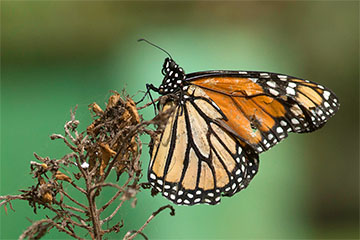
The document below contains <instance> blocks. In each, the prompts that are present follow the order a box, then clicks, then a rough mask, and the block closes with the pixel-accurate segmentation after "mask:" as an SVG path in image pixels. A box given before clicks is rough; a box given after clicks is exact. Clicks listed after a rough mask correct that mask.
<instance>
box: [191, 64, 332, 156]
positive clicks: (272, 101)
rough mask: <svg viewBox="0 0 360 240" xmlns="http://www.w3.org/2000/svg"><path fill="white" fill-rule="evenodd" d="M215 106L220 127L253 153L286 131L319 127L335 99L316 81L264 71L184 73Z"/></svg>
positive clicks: (283, 136)
mask: <svg viewBox="0 0 360 240" xmlns="http://www.w3.org/2000/svg"><path fill="white" fill-rule="evenodd" d="M187 81H188V83H189V84H192V85H196V86H198V87H200V88H202V89H203V91H204V92H205V93H206V94H207V95H208V96H209V97H210V99H212V101H214V102H215V103H216V105H217V106H220V109H221V111H222V112H223V114H224V115H225V116H226V120H225V123H226V124H227V125H228V126H229V128H230V129H232V130H233V131H234V133H235V135H237V136H238V137H239V138H240V139H242V140H243V141H245V142H246V143H247V144H249V145H250V146H252V147H253V148H254V149H255V150H256V151H257V152H263V151H265V150H268V149H269V148H271V147H272V146H274V145H275V144H277V143H278V142H280V141H281V140H282V139H284V138H286V137H287V135H288V132H299V133H301V132H310V131H314V130H316V129H318V128H320V127H322V126H323V125H324V124H325V122H326V121H327V120H328V119H329V118H330V117H331V116H332V115H334V114H335V112H336V111H337V110H338V108H339V104H338V101H337V98H336V96H335V95H334V94H333V93H332V92H331V91H330V90H329V89H327V88H325V87H323V86H321V85H318V84H316V83H313V82H310V81H307V80H302V79H298V78H294V77H290V76H287V75H280V74H276V73H266V72H235V71H214V72H202V73H192V74H189V75H187Z"/></svg>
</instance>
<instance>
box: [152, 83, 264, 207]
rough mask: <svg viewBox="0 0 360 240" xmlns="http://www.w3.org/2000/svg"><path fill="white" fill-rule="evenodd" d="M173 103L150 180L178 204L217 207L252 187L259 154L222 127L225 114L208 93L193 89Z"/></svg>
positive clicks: (154, 152)
mask: <svg viewBox="0 0 360 240" xmlns="http://www.w3.org/2000/svg"><path fill="white" fill-rule="evenodd" d="M173 105H176V106H177V107H176V108H175V110H174V111H173V112H172V114H171V116H170V118H169V120H168V123H167V124H166V126H165V129H164V130H163V131H162V133H161V135H160V136H159V137H158V138H157V139H156V140H154V141H153V146H152V149H151V155H152V158H151V162H150V165H149V172H148V179H149V182H150V183H151V184H152V185H153V186H154V187H155V188H156V189H157V190H158V191H159V192H162V194H163V195H164V196H165V197H166V198H168V199H170V200H171V201H173V202H174V203H176V204H185V205H193V204H197V203H208V204H216V203H218V202H219V201H220V196H221V195H225V196H232V195H233V194H235V193H236V192H238V191H240V190H241V189H243V188H245V187H247V185H248V184H249V182H250V180H251V179H252V178H253V176H254V175H255V174H256V173H257V170H258V164H259V161H258V155H257V154H256V153H255V151H254V150H253V149H252V148H251V147H249V146H248V145H247V144H245V143H244V142H243V141H241V140H240V139H238V138H237V137H235V136H234V135H233V134H232V133H230V132H229V131H228V130H227V129H226V128H224V127H223V126H222V124H221V123H222V122H223V120H224V115H223V112H222V111H221V110H220V109H219V107H218V106H217V105H216V104H215V102H213V101H212V100H211V99H210V98H209V96H207V95H206V93H205V92H204V91H203V90H202V89H200V88H198V87H195V86H190V87H189V88H188V89H187V91H186V95H185V96H184V100H183V102H182V103H181V104H179V103H178V102H175V100H174V101H171V102H168V103H167V104H165V106H164V107H163V110H166V109H169V108H170V107H172V106H173Z"/></svg>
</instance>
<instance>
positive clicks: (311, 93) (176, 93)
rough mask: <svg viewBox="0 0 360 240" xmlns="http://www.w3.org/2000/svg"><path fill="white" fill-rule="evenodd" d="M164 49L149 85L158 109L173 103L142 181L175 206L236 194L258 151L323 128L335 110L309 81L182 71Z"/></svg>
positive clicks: (327, 94) (327, 93)
mask: <svg viewBox="0 0 360 240" xmlns="http://www.w3.org/2000/svg"><path fill="white" fill-rule="evenodd" d="M145 41H146V40H145ZM147 42H148V41H147ZM148 43H150V42H148ZM150 44H151V45H153V44H152V43H150ZM154 46H156V45H154ZM156 47H158V46H156ZM158 48H159V47H158ZM160 49H161V48H160ZM162 50H163V49H162ZM163 51H165V50H163ZM165 52H166V51H165ZM166 53H167V52H166ZM167 54H168V53H167ZM168 55H169V57H168V58H166V59H165V62H164V64H163V68H162V74H163V75H164V79H163V81H162V83H161V85H160V86H159V87H158V88H156V87H155V86H153V85H152V84H147V89H148V91H149V90H153V91H155V92H157V93H159V94H160V95H167V96H168V98H167V100H166V101H165V102H164V103H162V104H161V105H160V106H158V107H159V109H161V110H162V111H166V110H168V109H174V110H173V111H172V112H171V114H170V117H169V119H168V120H167V123H166V125H165V127H164V129H163V131H162V133H161V134H160V135H159V136H158V137H157V138H155V139H153V140H152V142H151V144H150V145H151V146H150V154H151V160H150V163H149V170H148V180H149V182H150V184H151V185H152V186H153V188H154V189H156V190H157V191H158V192H161V193H162V195H163V196H165V197H166V198H168V199H169V200H171V201H172V202H174V203H175V204H183V205H194V204H200V203H207V204H211V205H214V204H217V203H219V202H220V197H221V196H232V195H234V194H235V193H237V192H239V191H240V190H242V189H244V188H246V187H247V186H248V184H249V183H250V181H251V180H252V178H253V177H254V176H255V174H256V173H257V171H258V167H259V157H258V154H259V153H261V152H264V151H267V150H269V149H270V148H271V147H273V146H274V145H275V144H277V143H279V142H280V141H281V140H283V139H284V138H286V137H287V136H288V133H289V132H296V133H305V132H312V131H314V130H316V129H319V128H321V127H322V126H323V125H324V124H325V123H326V121H327V120H328V119H329V118H330V117H331V116H333V115H334V114H335V112H336V111H337V110H338V109H339V101H338V99H337V97H336V96H335V94H334V93H333V92H332V91H331V90H329V89H328V88H326V87H324V86H322V85H319V84H317V83H314V82H310V81H308V80H304V79H300V78H297V77H292V76H288V75H284V74H278V73H270V72H258V71H225V70H220V71H205V72H195V73H190V74H185V72H184V70H183V69H182V68H181V67H180V66H179V65H178V64H177V63H176V62H175V61H174V60H173V59H172V58H171V56H170V54H168Z"/></svg>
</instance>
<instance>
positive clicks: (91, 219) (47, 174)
mask: <svg viewBox="0 0 360 240" xmlns="http://www.w3.org/2000/svg"><path fill="white" fill-rule="evenodd" d="M149 105H150V104H146V105H145V106H143V107H141V108H144V107H147V106H149ZM89 109H90V110H91V111H92V112H93V113H94V115H95V117H94V118H95V120H94V121H93V122H92V123H91V124H90V125H89V126H88V127H87V128H86V131H85V132H81V133H80V132H78V130H77V129H78V125H79V121H78V120H76V119H75V111H74V112H72V111H71V120H70V121H68V122H66V124H65V126H64V130H65V134H64V135H61V134H53V135H51V137H50V138H51V139H52V140H55V139H60V140H63V142H64V143H65V144H66V146H68V148H69V149H70V150H71V152H70V153H68V154H66V155H65V156H63V157H62V158H60V159H51V158H49V157H41V156H39V155H37V154H36V153H34V156H35V158H36V159H37V160H38V161H31V162H30V166H31V172H32V174H33V178H34V179H35V183H34V185H33V186H30V187H29V188H28V189H27V190H20V191H21V192H22V194H19V195H7V196H0V200H2V201H1V202H0V206H4V209H5V211H6V212H7V206H9V207H10V208H11V209H13V208H12V205H11V201H12V200H15V199H20V200H26V201H28V203H29V205H30V207H32V208H33V210H34V212H35V213H37V210H38V209H39V208H46V209H49V210H50V211H52V212H53V213H54V214H53V215H54V216H53V217H48V216H46V217H47V218H46V219H43V220H40V221H36V222H34V223H33V224H32V225H31V226H30V227H28V228H27V229H26V230H25V231H24V232H23V234H22V235H21V236H20V237H19V238H20V239H25V238H28V239H38V238H41V237H43V236H44V235H45V234H47V233H48V232H49V231H50V230H51V229H54V228H55V229H57V230H58V231H61V232H64V233H66V234H68V235H69V236H71V237H73V238H76V239H83V237H80V236H79V235H78V233H77V229H78V228H82V229H85V230H86V232H87V233H88V235H87V237H89V236H90V237H91V238H92V239H102V238H103V237H104V235H105V234H107V233H110V232H119V231H121V228H122V227H123V225H124V223H123V221H121V222H117V223H115V224H113V225H112V226H110V224H109V221H110V220H112V219H113V218H114V216H115V215H116V214H117V213H118V212H119V209H120V208H121V206H122V205H123V203H124V202H125V201H131V203H132V206H133V207H135V206H136V194H137V193H138V192H139V191H140V188H141V186H145V185H146V184H140V183H139V181H140V178H141V177H142V175H143V173H142V168H141V162H140V161H139V159H140V155H141V152H142V143H141V141H140V138H139V136H140V135H141V134H144V133H145V134H149V135H150V136H151V137H152V138H153V137H155V136H156V135H157V132H156V131H153V130H151V129H149V128H148V126H149V125H150V124H154V125H157V126H158V129H162V127H163V125H164V124H165V123H166V120H167V118H168V116H169V113H170V111H168V112H161V113H160V114H158V115H157V116H156V117H155V118H154V119H152V120H150V121H143V120H142V117H141V116H140V115H139V113H138V111H137V110H138V109H137V107H136V104H135V103H134V101H133V100H132V99H131V98H129V97H124V98H122V97H121V96H120V94H118V93H117V92H114V93H113V95H112V96H111V97H110V98H109V100H108V103H107V106H106V109H105V110H102V109H101V107H100V106H99V105H98V104H96V103H93V104H90V105H89ZM139 109H140V108H139ZM75 110H76V109H75ZM60 169H61V171H60ZM113 171H115V173H116V175H117V180H119V178H120V177H121V176H125V178H124V181H125V183H124V184H123V185H121V186H120V185H118V184H117V183H113V182H110V181H109V175H110V173H111V172H113ZM125 173H126V175H124V174H125ZM68 186H72V187H73V189H74V190H75V191H78V192H80V193H81V194H82V195H83V198H82V199H77V198H75V197H74V196H72V194H71V193H72V192H74V191H72V192H67V190H66V189H68V188H69V187H68ZM104 187H112V188H115V189H116V193H115V194H114V195H113V196H112V197H111V198H110V199H109V200H108V201H107V202H106V203H105V204H104V205H102V206H97V202H96V198H98V197H99V196H100V195H101V190H102V189H103V188H104ZM84 199H85V202H86V203H82V202H84V201H82V200H84ZM113 204H117V207H116V208H115V210H114V211H112V212H111V213H110V214H108V216H106V217H103V215H105V214H104V210H105V209H107V208H108V207H109V206H110V205H113ZM166 208H170V210H171V215H173V214H174V209H173V208H172V207H171V206H170V205H167V206H163V207H161V208H159V209H158V210H157V211H155V212H154V213H153V214H152V215H151V216H150V217H149V219H148V220H147V221H146V222H145V224H143V225H142V227H140V228H139V230H134V231H128V232H127V233H126V234H125V235H124V239H133V238H134V237H135V236H137V235H141V236H143V237H144V238H145V239H147V237H146V236H145V234H144V233H143V232H142V231H143V229H144V228H145V227H146V225H147V224H148V223H149V222H150V221H151V220H152V219H153V218H154V217H155V216H156V215H157V214H158V213H160V212H161V211H162V210H164V209H166ZM105 223H107V224H105Z"/></svg>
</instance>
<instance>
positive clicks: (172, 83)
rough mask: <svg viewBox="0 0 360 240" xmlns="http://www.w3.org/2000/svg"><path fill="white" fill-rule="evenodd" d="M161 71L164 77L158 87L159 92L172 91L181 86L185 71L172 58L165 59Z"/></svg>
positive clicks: (166, 92)
mask: <svg viewBox="0 0 360 240" xmlns="http://www.w3.org/2000/svg"><path fill="white" fill-rule="evenodd" d="M161 72H162V74H163V75H164V79H163V81H162V83H161V85H160V87H159V93H160V94H163V95H164V94H168V93H174V92H177V91H178V90H180V89H181V88H182V86H183V81H184V80H185V72H184V70H183V69H182V67H179V65H178V64H176V62H175V61H174V60H173V59H171V58H166V59H165V62H164V65H163V68H162V70H161Z"/></svg>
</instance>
